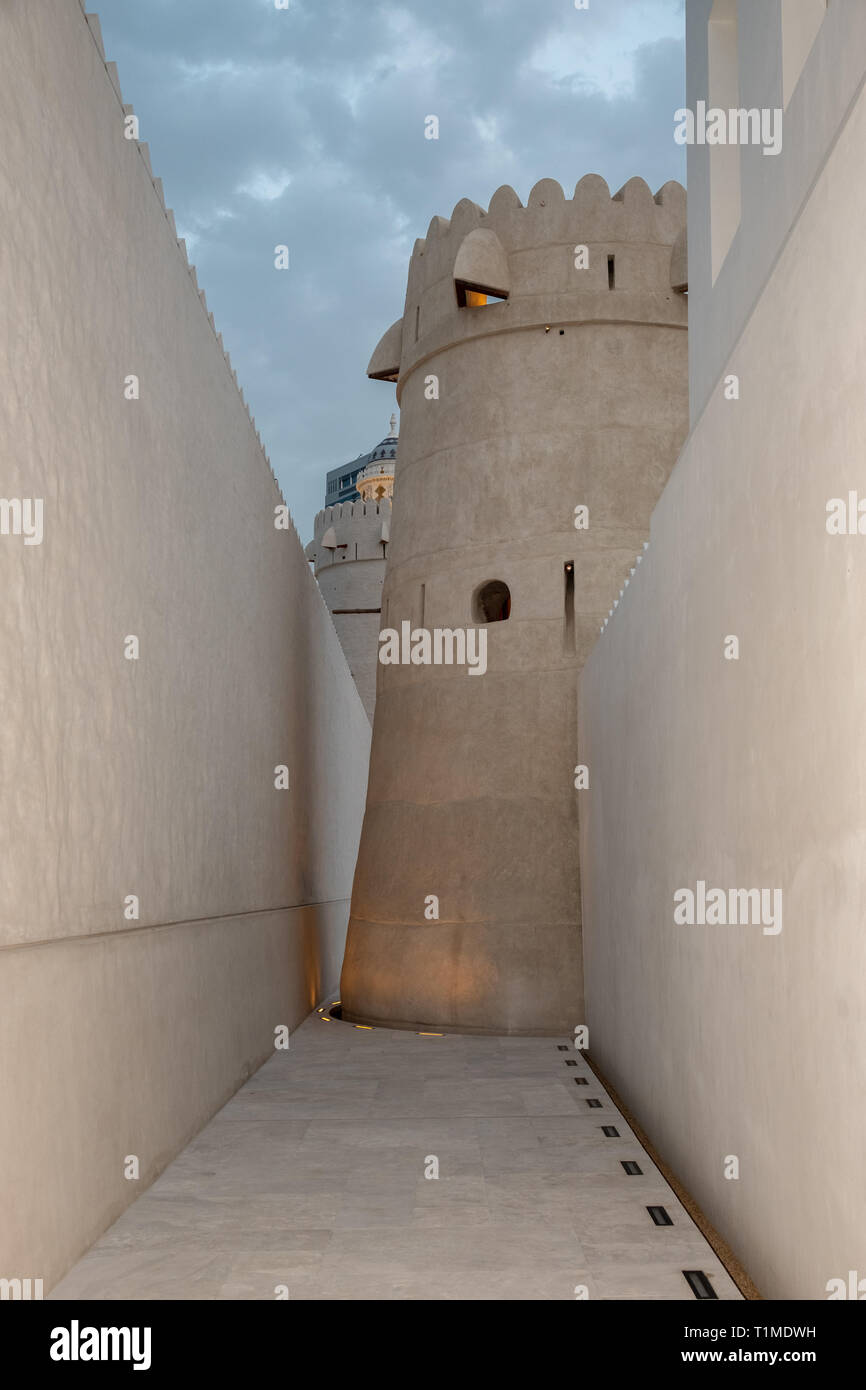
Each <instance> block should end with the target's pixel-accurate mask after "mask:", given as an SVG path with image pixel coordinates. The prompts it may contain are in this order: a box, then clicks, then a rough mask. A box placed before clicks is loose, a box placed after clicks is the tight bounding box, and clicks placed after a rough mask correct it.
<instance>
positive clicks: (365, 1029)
mask: <svg viewBox="0 0 866 1390" xmlns="http://www.w3.org/2000/svg"><path fill="white" fill-rule="evenodd" d="M352 1026H353V1027H354V1028H360V1030H361V1032H362V1033H372V1031H373V1029H372V1028H371V1027H370V1025H369V1023H355V1024H353V1025H352Z"/></svg>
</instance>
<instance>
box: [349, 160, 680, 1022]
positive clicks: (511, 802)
mask: <svg viewBox="0 0 866 1390" xmlns="http://www.w3.org/2000/svg"><path fill="white" fill-rule="evenodd" d="M685 212H686V208H685V192H684V190H683V189H682V188H681V187H680V186H679V185H678V184H674V183H669V184H665V186H664V187H663V188H662V189H660V190H659V192H658V193H657V194H656V195H655V197H654V196H653V194H652V193H651V192H650V190H649V188H648V186H647V185H646V184H645V183H644V182H643V180H642V179H631V180H629V182H628V183H627V184H626V185H625V186H624V188H622V189H621V190H620V192H619V193H617V194H615V195H614V196H613V197H611V196H610V191H609V189H608V186H607V184H606V183H605V182H604V180H603V179H601V178H599V177H598V176H596V175H589V176H587V177H586V178H584V179H581V181H580V183H579V184H578V185H577V187H576V189H575V193H574V197H573V198H572V199H566V197H565V194H564V193H563V190H562V188H561V187H560V186H559V184H557V183H556V182H555V181H553V180H551V179H543V180H542V181H541V182H540V183H537V184H536V185H535V187H534V188H533V190H532V192H531V194H530V196H529V199H528V202H527V205H526V206H525V207H523V206H522V205H521V203H520V200H519V198H518V197H517V194H516V193H515V192H514V191H513V189H511V188H501V189H499V191H498V192H497V193H496V194H494V196H493V198H492V200H491V202H490V206H489V208H488V210H487V212H484V211H483V209H481V208H480V207H478V206H477V205H476V204H475V203H472V202H470V201H469V200H468V199H462V200H461V201H460V202H459V203H458V204H457V206H456V207H455V209H454V211H453V213H452V216H451V218H450V219H449V220H445V219H443V218H439V217H434V218H433V220H432V222H431V223H430V227H429V229H428V232H427V236H426V237H425V238H424V240H423V241H418V242H416V245H415V249H414V252H413V255H412V259H411V263H410V267H409V275H408V283H407V291H406V301H405V307H404V312H403V316H402V318H400V319H398V320H397V322H396V323H395V324H393V325H392V327H391V328H390V329H389V330H388V332H387V333H386V334H385V335H384V337H383V338H382V340H381V342H380V343H379V345H378V347H377V348H376V351H375V352H374V354H373V357H372V359H371V362H370V366H369V368H368V374H369V375H370V376H371V377H373V378H375V379H379V380H386V381H392V382H394V383H395V384H396V387H397V398H398V400H399V402H400V405H401V411H402V417H401V418H402V427H401V441H400V455H399V459H398V460H397V471H396V477H397V483H398V486H397V491H396V502H395V512H394V541H393V546H392V547H391V551H390V554H389V557H388V574H387V578H386V583H385V588H384V594H383V616H382V627H383V628H390V629H394V630H397V629H400V628H402V624H404V623H407V622H408V624H409V625H410V631H421V630H428V631H429V630H430V629H433V630H435V629H440V630H444V629H449V630H455V629H460V630H466V632H467V637H468V635H469V630H471V629H476V630H477V631H474V632H472V633H471V635H472V637H473V641H475V642H479V643H480V642H481V640H482V630H483V640H484V643H485V651H486V659H485V670H484V673H483V674H482V673H481V671H480V668H479V670H478V671H477V672H476V673H474V674H475V675H476V677H477V678H475V679H472V678H470V677H469V675H468V673H467V669H466V667H465V666H462V667H461V666H460V665H458V664H441V665H436V664H426V663H425V662H424V661H423V660H419V661H418V662H417V663H416V662H409V663H408V664H400V663H398V664H394V665H387V666H380V669H379V673H378V700H377V708H376V719H375V729H374V739H373V752H372V759H371V766H370V781H369V787H368V798H367V810H366V815H365V820H364V829H363V832H362V837H361V847H360V853H359V858H358V865H357V869H356V873H355V883H354V889H353V897H352V917H351V921H350V926H349V936H348V940H347V947H346V957H345V962H344V967H343V980H342V986H341V992H342V1000H343V1010H344V1016H345V1017H349V1018H351V1019H353V1020H355V1021H357V1022H368V1023H375V1022H377V1021H378V1022H386V1023H389V1024H391V1025H397V1026H401V1025H402V1026H406V1027H415V1026H431V1027H435V1028H436V1029H439V1030H442V1029H449V1028H450V1029H456V1030H461V1031H483V1032H499V1033H511V1032H515V1033H519V1032H530V1033H533V1032H536V1033H544V1032H548V1033H561V1032H563V1031H568V1032H570V1031H571V1029H572V1027H573V1026H574V1025H575V1024H578V1023H581V1022H583V989H582V958H581V936H580V891H579V875H578V864H577V815H578V801H579V795H580V791H579V789H578V787H577V786H576V782H578V780H579V779H578V778H577V777H576V775H575V769H576V768H577V767H579V764H580V758H579V747H578V730H577V706H576V693H577V677H578V674H579V671H580V669H581V667H582V665H583V662H584V660H585V658H586V656H587V654H588V652H589V649H590V647H591V645H592V643H593V642H594V641H595V640H596V638H597V637H598V633H599V628H600V626H601V623H602V622H603V620H604V617H605V615H606V614H607V612H608V610H609V608H610V606H611V604H612V602H613V600H614V599H615V598H616V597H617V595H618V593H619V591H620V589H621V588H622V587H623V585H624V581H625V578H626V577H627V576H628V573H629V570H630V568H631V567H632V566H633V565H634V564H635V556H636V555H637V554H638V553H640V552H641V551H642V546H643V542H644V540H646V538H647V536H648V534H649V520H650V514H651V512H652V509H653V506H654V505H655V502H656V500H657V498H658V496H659V494H660V493H661V490H662V488H663V486H664V483H665V481H666V480H667V477H668V475H669V473H670V470H671V468H672V467H673V464H674V461H675V459H676V456H677V453H678V451H679V448H680V445H681V444H682V441H683V439H684V438H685V435H686V432H687V426H688V387H687V361H686V336H687V335H686V331H685V330H686V326H687V299H686V297H685V295H684V294H682V293H681V292H680V289H681V287H682V274H683V271H682V267H683V265H684V246H683V238H684V228H685ZM676 248H678V249H677V254H676V255H675V254H674V252H675V249H676ZM672 274H673V275H674V276H675V277H676V278H677V287H676V288H675V287H674V283H673V282H672ZM421 650H422V649H421V648H420V647H419V651H421ZM589 775H591V770H590V773H589ZM395 846H399V856H398V858H399V862H396V861H395Z"/></svg>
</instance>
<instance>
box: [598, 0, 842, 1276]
mask: <svg viewBox="0 0 866 1390" xmlns="http://www.w3.org/2000/svg"><path fill="white" fill-rule="evenodd" d="M831 9H832V6H831ZM807 79H808V69H807ZM864 148H866V102H864V99H863V97H862V94H861V96H860V98H859V99H858V101H857V103H856V105H855V107H854V110H853V112H852V114H851V116H850V119H849V121H848V123H847V124H846V125H845V126H844V128H843V129H842V131H841V134H840V135H839V138H838V142H837V143H836V144H835V146H834V147H833V148H832V149H831V150H830V153H829V157H828V159H827V162H826V165H825V167H824V169H823V172H822V173H821V174H820V177H819V178H818V180H817V182H816V184H815V187H814V189H813V191H812V194H811V196H810V198H809V200H808V202H807V204H806V206H805V208H804V210H803V213H802V216H801V217H800V218H799V220H798V221H797V222H796V223H795V225H794V226H793V227H792V229H791V233H790V236H789V238H788V240H787V243H786V244H785V245H784V246H783V247H782V248H781V250H780V253H779V258H778V261H777V264H776V267H775V270H774V271H773V273H772V275H771V277H770V279H769V281H768V283H767V284H766V286H765V288H764V290H763V292H762V293H761V295H760V298H759V300H758V303H757V305H756V307H755V311H754V313H753V314H752V316H751V318H750V320H749V322H748V323H747V325H746V327H745V329H744V331H743V334H742V337H741V338H740V339H739V341H738V342H736V343H735V344H734V346H733V348H729V354H728V357H727V359H726V361H725V365H724V372H725V373H736V374H737V375H738V376H739V379H740V399H739V401H730V400H726V399H725V397H724V392H723V389H722V383H721V382H718V383H717V384H716V386H715V388H714V390H713V391H712V393H711V394H710V397H709V400H708V402H707V405H706V409H705V410H704V412H703V414H702V416H701V418H700V419H699V421H698V422H697V424H696V427H695V429H694V432H693V434H692V436H691V438H690V440H689V442H688V444H687V446H686V448H685V450H684V452H683V454H682V456H681V458H680V459H679V461H678V463H677V466H676V468H675V470H674V472H673V474H672V477H671V479H670V481H669V483H668V485H667V487H666V489H665V492H664V494H663V496H662V498H661V501H660V502H659V504H658V506H657V508H656V510H655V513H654V515H653V519H652V528H651V536H652V539H651V544H650V549H649V551H648V554H647V558H646V560H645V562H644V563H643V565H642V566H641V568H640V571H639V574H638V575H637V577H636V579H635V580H634V581H633V582H632V584H631V585H630V586H629V588H628V590H627V592H626V595H625V598H624V600H623V602H622V603H621V604H620V606H619V608H618V610H617V612H616V613H615V615H614V618H613V619H612V621H611V622H610V624H609V626H608V628H607V630H606V632H605V634H604V636H602V637H601V638H599V640H598V641H597V643H596V645H595V648H594V650H593V652H592V654H591V656H590V658H589V660H588V662H587V664H586V667H585V668H584V671H583V675H582V677H581V682H580V735H581V745H582V750H583V754H584V757H585V759H586V761H587V762H588V763H589V765H590V769H591V786H590V790H589V791H588V792H587V793H586V794H585V795H584V797H583V798H582V800H581V806H580V812H581V865H582V883H583V920H584V951H585V969H586V978H587V999H588V1022H589V1029H590V1051H591V1053H592V1055H593V1057H594V1058H595V1059H596V1060H597V1062H598V1063H599V1064H600V1065H601V1067H602V1069H603V1070H604V1072H605V1073H606V1074H607V1076H608V1077H609V1078H610V1079H611V1081H612V1082H613V1084H614V1085H615V1087H616V1088H617V1090H618V1091H619V1093H620V1094H621V1096H622V1097H623V1098H624V1100H625V1102H626V1104H627V1105H628V1106H629V1108H630V1109H631V1110H632V1112H633V1113H634V1115H635V1116H636V1117H637V1119H638V1120H639V1121H640V1123H641V1124H642V1125H643V1126H644V1127H645V1128H646V1130H647V1132H648V1133H649V1135H650V1137H651V1138H652V1140H653V1141H654V1142H655V1144H656V1145H657V1146H658V1148H659V1149H660V1151H661V1152H663V1153H664V1154H665V1156H666V1159H667V1160H668V1161H669V1163H670V1164H671V1166H672V1167H673V1168H674V1170H675V1171H676V1172H677V1173H678V1175H679V1177H680V1178H681V1180H682V1181H683V1182H684V1183H685V1185H686V1186H687V1188H688V1189H689V1190H690V1191H691V1193H692V1194H693V1195H694V1197H695V1198H696V1199H697V1201H698V1202H699V1204H700V1205H701V1207H702V1208H703V1210H704V1211H705V1212H706V1214H707V1216H708V1217H709V1219H710V1221H711V1222H712V1223H713V1224H714V1225H715V1226H716V1227H717V1229H718V1230H719V1231H720V1232H721V1233H722V1235H723V1236H724V1237H725V1238H726V1239H727V1240H728V1241H729V1243H730V1245H731V1246H732V1247H733V1249H734V1251H735V1253H736V1254H737V1255H738V1256H739V1258H740V1259H741V1260H742V1261H743V1262H744V1264H745V1265H746V1267H747V1268H748V1270H749V1273H750V1275H751V1276H752V1278H753V1279H754V1280H755V1282H756V1284H757V1285H758V1287H759V1288H760V1290H761V1292H762V1294H763V1295H764V1296H765V1297H768V1298H801V1299H811V1298H825V1297H826V1292H825V1289H826V1283H827V1281H828V1280H830V1279H831V1278H842V1279H843V1280H845V1279H847V1277H848V1271H849V1270H851V1269H855V1270H856V1269H859V1270H860V1272H861V1277H862V1270H863V1250H864V1243H866V1202H864V1196H863V1154H864V1151H866V1123H864V1116H863V1109H862V1104H861V1098H862V1096H863V1094H864V1089H866V1061H864V1053H863V1047H862V1039H863V1030H864V1026H866V983H864V982H866V937H864V932H863V883H864V873H866V794H864V778H863V768H864V766H866V734H864V728H866V726H864V720H863V714H862V706H863V690H864V688H866V653H864V643H863V632H864V629H866V599H864V583H863V581H864V575H866V569H864V567H866V551H864V549H863V547H864V546H866V538H864V537H863V536H859V535H854V536H831V535H828V533H827V530H826V526H825V522H826V519H827V514H826V505H827V502H828V500H829V499H831V498H835V497H840V498H845V499H847V497H848V492H849V490H851V489H857V490H859V492H860V495H861V496H862V495H864V493H866V487H864V474H863V459H864V456H866V410H864V396H863V382H864V379H866V339H864V334H863V315H862V313H861V312H860V311H859V308H858V307H857V306H862V305H863V304H864V303H866V265H864V258H863V252H862V235H861V229H862V227H863V225H864V220H866V186H864V182H863V179H862V176H861V171H862V152H863V149H864ZM705 330H706V331H711V330H712V321H709V322H708V321H707V320H706V319H704V318H701V319H700V320H699V321H698V322H697V324H696V323H695V321H694V320H693V322H692V326H691V330H690V331H691V332H693V333H694V332H698V333H701V332H703V331H705ZM728 635H736V636H738V637H739V642H740V658H739V660H738V661H727V660H725V659H724V657H723V643H724V641H725V638H726V637H727V636H728ZM699 879H703V880H705V881H706V882H707V883H708V884H709V885H712V886H720V887H725V888H729V887H738V888H750V887H755V886H761V887H768V888H772V887H778V888H781V889H782V891H783V895H784V897H783V902H784V916H783V929H782V931H781V932H780V933H779V934H778V935H775V936H771V935H764V934H763V933H762V931H761V929H760V927H756V926H749V925H739V926H684V925H683V926H678V925H675V924H674V917H673V908H674V904H673V894H674V892H675V891H676V890H677V889H678V888H682V887H691V888H692V889H694V888H695V885H696V882H697V880H699ZM728 1155H734V1156H737V1157H738V1158H739V1164H740V1176H739V1179H737V1180H726V1179H725V1177H724V1174H723V1165H724V1163H725V1159H726V1156H728Z"/></svg>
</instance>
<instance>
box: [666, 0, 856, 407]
mask: <svg viewBox="0 0 866 1390" xmlns="http://www.w3.org/2000/svg"><path fill="white" fill-rule="evenodd" d="M805 3H806V0H758V2H757V3H756V0H737V16H738V23H737V30H738V43H737V48H738V72H737V83H738V88H739V98H740V99H739V105H740V106H741V107H745V108H747V109H749V108H753V107H757V108H758V109H759V110H762V109H764V108H768V109H770V110H774V109H776V108H784V119H783V125H782V151H781V153H780V154H778V155H775V156H767V155H764V154H763V153H762V151H761V149H760V147H759V146H744V147H742V148H741V149H740V151H739V156H740V158H739V165H740V195H741V207H740V213H741V215H740V222H739V226H738V227H737V230H736V232H735V235H734V238H733V242H732V244H731V246H730V249H729V250H728V254H727V256H726V257H725V261H724V264H723V265H722V267H721V270H720V272H719V275H718V279H717V280H716V281H715V284H713V279H712V273H711V260H710V228H711V201H710V196H709V195H710V160H711V157H712V156H713V155H714V154H718V153H719V150H720V147H719V146H713V147H711V146H708V145H692V146H690V147H689V150H688V186H689V390H690V410H691V421H692V425H694V424H695V422H696V421H697V420H698V419H699V418H700V415H701V412H702V411H703V409H704V406H705V404H706V402H707V399H708V397H709V394H710V392H711V391H712V389H713V387H714V385H715V382H716V379H717V377H718V376H719V374H720V372H721V371H722V368H723V364H724V362H725V361H726V359H727V357H728V354H729V352H730V351H731V349H732V347H733V346H734V343H735V342H736V340H737V338H738V336H739V334H740V333H741V332H742V330H743V328H744V326H745V324H746V323H747V321H748V319H749V316H750V314H751V313H752V311H753V309H754V306H755V304H756V302H757V299H758V297H759V295H760V294H761V291H762V289H763V286H764V285H765V283H766V280H767V277H768V275H769V274H770V272H771V270H772V268H773V265H774V263H775V260H776V257H777V256H778V254H779V251H780V250H781V247H782V246H783V244H784V240H785V237H786V236H787V234H788V229H789V228H790V226H791V224H792V222H793V221H794V220H795V219H796V217H797V216H798V214H799V211H800V209H801V207H802V206H803V204H804V202H805V200H806V199H807V198H808V197H809V194H810V191H811V188H812V185H813V183H814V181H815V179H816V178H817V176H818V174H819V173H820V170H821V167H822V165H823V163H824V159H825V156H826V153H827V150H828V149H829V147H830V145H831V144H832V141H833V139H834V138H835V135H836V132H837V130H838V129H839V127H840V125H841V124H842V122H843V121H844V120H845V118H846V114H847V112H848V111H849V110H850V108H851V105H852V103H853V102H854V101H856V99H857V95H858V92H859V88H860V84H861V82H862V80H863V69H864V55H866V5H864V3H863V0H832V3H830V4H828V5H827V8H826V14H825V16H824V18H823V20H822V22H821V23H820V25H818V26H817V27H816V26H815V24H814V15H813V16H812V21H811V23H810V24H809V26H808V28H807V29H805V30H804V27H803V26H804V14H803V10H804V6H805ZM813 8H814V7H813V6H812V5H810V6H809V9H810V10H812V9H813ZM712 9H713V0H688V4H687V5H686V7H685V18H686V103H687V105H688V106H689V107H690V108H691V110H692V111H694V110H695V106H696V103H697V102H698V101H699V100H704V101H705V100H706V99H707V96H708V93H709V61H708V60H709V46H708V41H707V24H708V21H709V17H710V14H711V13H712ZM809 38H811V48H810V49H809V51H808V53H804V49H805V47H806V43H807V42H808V40H809ZM792 44H793V45H795V47H796V48H797V50H798V59H797V61H798V63H799V62H800V61H802V63H803V67H802V71H801V76H800V78H799V80H798V82H797V85H796V87H794V89H793V92H792V93H790V99H788V98H787V97H786V94H785V91H784V61H785V60H784V55H785V50H786V45H787V47H788V51H789V53H790V47H791V45H792ZM722 153H723V155H725V154H727V151H725V150H723V151H722Z"/></svg>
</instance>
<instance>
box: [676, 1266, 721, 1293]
mask: <svg viewBox="0 0 866 1390" xmlns="http://www.w3.org/2000/svg"><path fill="white" fill-rule="evenodd" d="M683 1274H684V1276H685V1278H686V1279H687V1280H688V1284H689V1288H690V1289H691V1291H692V1293H693V1294H694V1296H695V1298H718V1296H719V1295H718V1294H717V1293H716V1291H715V1289H714V1288H713V1286H712V1284H711V1283H710V1281H709V1279H708V1278H707V1276H706V1274H704V1271H703V1270H702V1269H684V1270H683Z"/></svg>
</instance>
